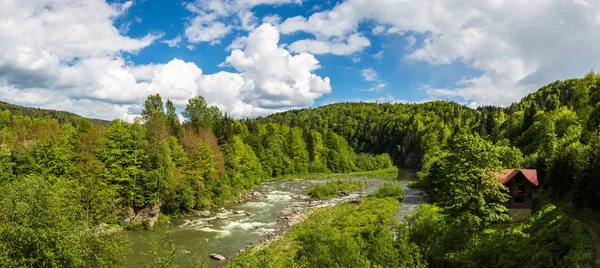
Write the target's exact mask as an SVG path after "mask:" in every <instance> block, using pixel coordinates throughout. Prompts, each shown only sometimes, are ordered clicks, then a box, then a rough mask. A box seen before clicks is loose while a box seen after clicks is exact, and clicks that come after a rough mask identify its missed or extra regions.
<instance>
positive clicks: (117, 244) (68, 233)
mask: <svg viewBox="0 0 600 268" xmlns="http://www.w3.org/2000/svg"><path fill="white" fill-rule="evenodd" d="M0 191H1V193H0V194H1V195H2V197H3V198H2V199H0V263H2V265H3V266H6V267H115V266H121V265H123V263H124V261H125V257H126V255H127V253H128V252H127V249H128V247H129V243H128V240H127V238H126V237H125V236H124V235H122V234H101V232H100V231H99V230H95V229H91V228H87V227H86V226H85V225H84V224H83V221H84V218H82V216H83V215H85V214H84V213H83V211H82V210H81V208H80V207H78V206H77V205H76V203H75V202H74V200H73V199H70V198H69V197H70V196H69V195H66V194H65V193H67V192H70V191H72V189H70V188H68V185H60V184H57V185H51V184H49V183H48V182H47V181H45V180H44V179H42V178H39V177H37V176H30V177H26V178H23V179H19V180H15V181H14V182H12V183H10V184H8V185H7V186H6V187H3V188H2V189H0Z"/></svg>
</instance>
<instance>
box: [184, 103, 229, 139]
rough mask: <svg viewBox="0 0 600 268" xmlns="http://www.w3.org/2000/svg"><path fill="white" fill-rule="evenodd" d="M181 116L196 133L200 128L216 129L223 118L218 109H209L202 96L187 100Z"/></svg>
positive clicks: (213, 107) (212, 107)
mask: <svg viewBox="0 0 600 268" xmlns="http://www.w3.org/2000/svg"><path fill="white" fill-rule="evenodd" d="M181 114H182V115H183V117H184V118H185V119H186V120H187V122H189V123H190V124H191V125H192V127H193V128H194V129H195V130H196V131H197V132H200V129H202V128H208V129H216V126H218V125H219V123H220V121H221V118H222V117H223V116H222V114H221V111H219V108H217V107H215V106H210V107H209V106H208V105H207V104H206V101H205V100H204V98H203V97H202V96H196V97H193V98H191V99H189V100H188V104H187V106H186V107H185V111H183V113H181Z"/></svg>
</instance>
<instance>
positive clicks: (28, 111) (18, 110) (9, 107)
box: [0, 101, 110, 125]
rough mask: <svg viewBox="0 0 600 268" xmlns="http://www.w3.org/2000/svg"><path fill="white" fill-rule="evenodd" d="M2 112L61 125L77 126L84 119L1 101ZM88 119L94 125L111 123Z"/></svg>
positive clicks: (62, 112) (72, 114)
mask: <svg viewBox="0 0 600 268" xmlns="http://www.w3.org/2000/svg"><path fill="white" fill-rule="evenodd" d="M0 111H9V112H10V113H11V114H12V115H24V116H27V117H29V118H32V119H33V118H53V119H56V120H58V122H59V123H61V124H63V123H66V122H70V123H71V124H73V125H77V124H78V123H79V121H80V120H81V119H83V118H84V117H82V116H80V115H77V114H74V113H70V112H65V111H57V110H50V109H41V108H33V107H25V106H19V105H15V104H10V103H6V102H3V101H0ZM88 119H89V120H90V121H92V122H93V123H94V124H96V123H101V124H103V125H108V123H110V122H109V121H106V120H100V119H92V118H88Z"/></svg>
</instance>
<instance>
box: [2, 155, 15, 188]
mask: <svg viewBox="0 0 600 268" xmlns="http://www.w3.org/2000/svg"><path fill="white" fill-rule="evenodd" d="M10 156H11V152H10V150H9V149H7V148H4V147H0V186H2V185H4V184H6V183H9V182H10V181H11V180H12V179H13V178H14V177H13V166H14V163H13V162H12V161H11V157H10Z"/></svg>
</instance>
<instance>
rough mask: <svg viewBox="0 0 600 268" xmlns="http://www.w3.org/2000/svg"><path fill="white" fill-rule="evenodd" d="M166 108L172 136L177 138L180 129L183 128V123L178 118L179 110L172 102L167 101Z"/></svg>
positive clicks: (167, 122)
mask: <svg viewBox="0 0 600 268" xmlns="http://www.w3.org/2000/svg"><path fill="white" fill-rule="evenodd" d="M165 107H166V108H167V112H166V114H165V122H166V124H167V127H168V128H169V132H170V133H171V135H172V136H177V135H178V134H179V128H181V122H179V118H178V117H177V109H176V108H175V105H174V104H173V102H172V101H171V100H167V102H166V104H165Z"/></svg>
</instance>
